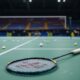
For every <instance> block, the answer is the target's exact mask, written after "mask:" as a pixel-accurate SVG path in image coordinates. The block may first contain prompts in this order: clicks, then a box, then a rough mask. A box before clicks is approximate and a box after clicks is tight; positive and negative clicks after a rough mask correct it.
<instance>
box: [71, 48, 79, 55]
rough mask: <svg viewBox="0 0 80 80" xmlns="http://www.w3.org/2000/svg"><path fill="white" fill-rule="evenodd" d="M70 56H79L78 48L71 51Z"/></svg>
mask: <svg viewBox="0 0 80 80" xmlns="http://www.w3.org/2000/svg"><path fill="white" fill-rule="evenodd" d="M71 54H74V55H77V54H80V48H78V49H75V50H73V51H71Z"/></svg>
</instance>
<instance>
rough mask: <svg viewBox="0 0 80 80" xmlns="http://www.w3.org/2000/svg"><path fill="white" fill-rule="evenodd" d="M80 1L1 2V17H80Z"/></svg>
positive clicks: (15, 0)
mask: <svg viewBox="0 0 80 80" xmlns="http://www.w3.org/2000/svg"><path fill="white" fill-rule="evenodd" d="M79 14H80V0H66V2H65V3H64V2H61V3H58V2H57V0H33V1H32V2H31V3H30V2H29V1H28V0H0V15H67V16H76V17H77V16H79Z"/></svg>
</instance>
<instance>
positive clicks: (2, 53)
mask: <svg viewBox="0 0 80 80" xmlns="http://www.w3.org/2000/svg"><path fill="white" fill-rule="evenodd" d="M36 39H38V37H37V38H34V39H32V40H29V41H27V42H24V43H22V44H20V45H18V46H15V47H13V48H11V49H9V50H6V51H4V52H1V53H0V56H1V55H4V54H6V53H8V52H11V51H13V50H15V49H17V48H19V47H21V46H24V45H26V44H28V43H30V42H32V41H34V40H36Z"/></svg>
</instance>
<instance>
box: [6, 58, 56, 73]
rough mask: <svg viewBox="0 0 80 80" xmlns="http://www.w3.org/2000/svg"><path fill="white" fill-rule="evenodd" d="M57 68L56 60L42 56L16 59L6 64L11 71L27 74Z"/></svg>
mask: <svg viewBox="0 0 80 80" xmlns="http://www.w3.org/2000/svg"><path fill="white" fill-rule="evenodd" d="M56 68H57V63H56V62H55V61H54V60H51V59H48V58H40V57H35V58H25V59H20V60H15V61H13V62H10V63H9V64H8V65H7V66H6V70H7V71H8V72H10V73H16V74H25V75H27V74H29V75H34V74H41V73H44V72H48V71H52V70H55V69H56Z"/></svg>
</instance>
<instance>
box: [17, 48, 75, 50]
mask: <svg viewBox="0 0 80 80" xmlns="http://www.w3.org/2000/svg"><path fill="white" fill-rule="evenodd" d="M74 49H75V48H18V49H16V50H74Z"/></svg>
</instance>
